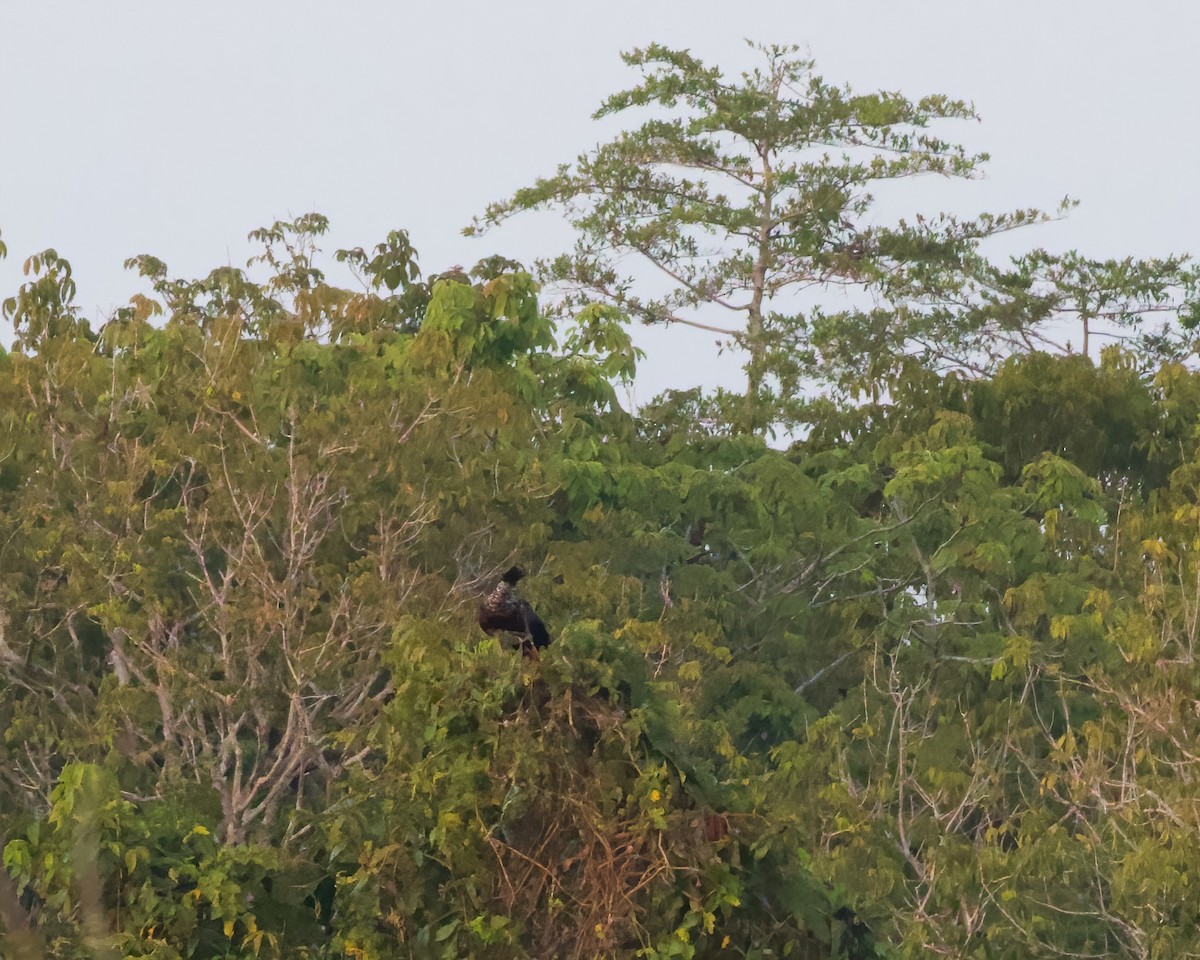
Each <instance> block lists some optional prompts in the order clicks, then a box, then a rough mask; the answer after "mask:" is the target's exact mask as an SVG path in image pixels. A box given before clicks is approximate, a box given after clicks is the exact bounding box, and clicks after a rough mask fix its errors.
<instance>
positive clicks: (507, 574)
mask: <svg viewBox="0 0 1200 960" xmlns="http://www.w3.org/2000/svg"><path fill="white" fill-rule="evenodd" d="M523 576H525V571H524V570H523V569H521V568H520V567H509V568H508V569H507V570H505V571H504V575H503V576H502V577H501V578H500V579H501V580H503V581H504V582H505V583H507V584H508V585H509V586H510V587H513V586H516V584H517V581H518V580H520V579H521V578H522V577H523Z"/></svg>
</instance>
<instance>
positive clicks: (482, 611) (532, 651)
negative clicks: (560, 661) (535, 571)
mask: <svg viewBox="0 0 1200 960" xmlns="http://www.w3.org/2000/svg"><path fill="white" fill-rule="evenodd" d="M524 576H525V571H524V570H522V569H521V568H520V567H510V568H509V569H508V570H506V571H505V573H504V575H503V576H502V577H501V578H500V582H499V583H497V584H496V588H495V589H494V590H493V591H492V592H491V593H489V594H488V595H487V598H486V599H485V600H484V601H483V603H481V604H480V605H479V626H480V627H482V628H483V630H484V632H485V633H495V632H496V631H497V630H504V631H507V632H508V633H519V634H521V635H522V636H523V637H524V638H525V639H523V640H522V641H521V652H522V653H524V654H525V656H527V657H534V658H535V659H536V657H537V655H538V651H539V650H541V649H542V648H543V647H545V646H546V645H547V644H549V643H550V631H548V630H547V629H546V625H545V624H544V623H542V618H541V617H539V616H538V615H537V614H536V613H534V612H533V607H531V606H530V605H529V604H528V603H527V602H526V601H524V600H522V599H521V598H520V597H518V596H517V594H516V591H515V590H513V587H515V586H516V585H517V583H518V582H519V581H520V580H521V578H522V577H524Z"/></svg>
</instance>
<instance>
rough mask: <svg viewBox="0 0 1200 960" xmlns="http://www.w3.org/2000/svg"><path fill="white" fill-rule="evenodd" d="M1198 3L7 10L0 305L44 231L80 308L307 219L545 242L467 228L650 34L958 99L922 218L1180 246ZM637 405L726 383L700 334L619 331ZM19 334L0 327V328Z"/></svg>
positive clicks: (730, 364)
mask: <svg viewBox="0 0 1200 960" xmlns="http://www.w3.org/2000/svg"><path fill="white" fill-rule="evenodd" d="M1197 36H1200V4H1197V3H1194V2H1192V0H1179V2H1156V0H1146V2H1142V3H1137V4H1135V3H1132V2H1130V0H1090V2H1075V0H1057V2H1046V0H1042V2H1037V3H1034V2H1028V0H1004V2H999V0H994V2H976V3H966V2H962V0H954V2H948V0H947V2H943V0H922V2H916V0H891V2H882V0H881V2H875V0H859V2H854V0H843V2H840V3H838V2H832V0H825V2H823V3H814V2H809V0H786V2H776V0H745V2H742V3H731V2H728V0H724V2H711V0H686V2H674V0H670V2H668V0H642V2H629V0H609V2H606V3H594V4H582V3H564V2H561V0H558V2H553V0H509V2H507V3H497V2H491V3H483V2H453V0H439V2H428V3H404V2H390V3H389V2H378V0H372V2H368V0H339V2H336V3H333V2H322V3H310V2H307V0H254V2H243V0H239V2H228V0H204V2H184V0H175V2H167V0H153V2H149V0H142V2H127V0H106V2H104V3H94V2H81V0H64V2H40V3H24V4H19V3H17V2H14V0H0V237H2V238H3V240H4V242H5V243H6V245H7V246H8V250H9V256H8V259H7V260H4V261H0V297H6V296H10V295H11V294H12V293H14V292H15V291H16V289H17V287H18V285H19V284H20V282H21V264H22V262H23V261H24V259H25V258H26V257H27V256H29V255H30V254H32V253H35V252H37V251H39V250H42V249H44V248H46V247H54V248H55V249H56V250H58V252H59V253H60V254H61V255H63V256H65V257H67V258H68V259H69V260H70V261H71V263H72V265H73V267H74V271H75V279H76V281H77V285H78V298H77V299H78V303H79V304H80V306H81V308H82V309H83V312H84V314H85V315H86V316H87V317H88V318H89V319H91V320H92V321H93V323H94V324H96V323H99V322H102V321H103V319H104V318H105V317H106V316H107V315H108V314H109V313H110V312H111V310H112V309H113V308H115V307H117V306H120V305H121V304H124V303H125V302H127V301H128V299H129V297H130V296H131V295H133V294H134V293H138V292H146V290H145V287H144V285H143V282H142V281H141V280H140V279H139V278H137V277H136V276H135V275H133V274H131V273H129V272H127V271H125V270H124V269H123V268H122V263H123V262H124V260H125V259H126V258H128V257H130V256H133V255H136V254H139V253H152V254H154V255H155V256H157V257H159V258H160V259H162V260H164V261H166V263H167V264H168V266H169V268H170V269H171V271H172V272H173V273H174V274H175V275H177V276H201V275H204V274H206V273H207V272H208V271H209V270H210V269H212V268H213V267H216V266H220V265H225V264H234V265H238V266H241V265H244V263H245V260H246V259H247V257H248V256H250V254H251V253H252V248H251V246H250V245H249V244H248V243H247V241H246V239H245V237H246V234H247V233H248V232H249V231H250V230H252V229H254V228H255V227H258V226H262V225H265V224H269V223H271V222H272V221H274V220H276V219H281V218H286V217H291V216H295V215H299V214H302V213H306V212H309V211H312V210H315V211H319V212H320V213H323V214H325V215H326V216H328V217H329V218H330V220H331V222H332V230H331V233H330V235H329V237H328V238H327V244H326V249H328V250H330V251H332V250H334V249H336V248H338V247H353V246H363V247H365V248H369V247H370V246H372V245H374V244H375V243H376V242H378V241H379V240H381V239H382V238H383V237H384V236H385V235H386V234H387V232H388V231H389V230H391V229H394V228H398V227H402V228H405V229H407V230H408V231H409V232H410V235H411V237H412V240H413V242H414V244H415V245H416V247H417V249H418V250H419V251H420V260H421V266H422V268H423V269H424V270H425V271H426V272H427V273H428V272H437V271H439V270H443V269H446V268H447V267H449V266H451V265H454V264H464V265H470V264H472V263H474V262H475V261H476V260H478V259H480V258H482V257H484V256H488V255H490V254H492V253H503V254H505V255H506V256H509V257H513V258H515V259H518V260H524V261H527V262H528V261H530V260H532V259H533V258H534V257H536V256H538V255H546V254H553V253H555V252H558V251H559V250H561V249H562V248H564V247H565V245H566V244H567V242H568V241H569V236H570V235H569V233H568V232H567V231H566V229H565V225H564V224H563V223H562V221H561V219H556V218H553V217H541V218H539V217H536V216H535V217H532V218H529V219H517V220H514V221H512V222H511V223H510V224H508V225H506V226H504V227H503V228H502V229H500V230H498V231H493V232H490V233H488V234H487V235H486V236H485V237H483V238H482V239H470V238H465V237H463V236H461V234H460V231H461V229H462V227H464V226H465V225H466V224H467V223H468V222H469V221H470V219H471V217H472V216H473V215H475V214H477V213H480V212H481V211H482V210H483V208H484V207H485V205H486V204H487V203H488V202H490V201H493V200H497V199H501V198H503V197H505V196H507V195H508V194H510V193H511V192H512V191H513V190H514V189H516V188H518V187H520V186H523V185H526V184H527V183H529V182H531V181H532V180H533V179H534V178H535V177H537V176H539V175H542V174H547V173H550V172H552V171H553V170H554V168H555V167H556V166H557V164H558V163H560V162H563V161H569V160H571V159H573V158H574V157H575V156H577V155H578V154H579V153H580V152H582V151H584V150H587V149H588V148H590V147H592V146H594V145H595V144H596V143H597V142H598V140H600V139H602V138H604V137H605V136H606V135H607V134H610V133H611V132H612V128H611V127H610V126H604V125H601V124H597V123H596V122H595V121H593V120H591V114H592V112H593V111H594V110H595V109H596V107H597V106H598V105H599V103H600V101H601V100H602V99H603V98H604V97H605V96H606V95H607V94H609V93H611V92H613V91H615V90H618V89H621V88H623V87H626V86H629V85H631V84H632V83H633V82H634V79H635V74H634V73H633V72H632V71H630V70H629V69H628V68H627V67H625V66H624V64H622V62H621V60H620V57H619V54H620V52H621V51H622V50H627V49H630V48H632V47H635V46H642V45H645V44H647V43H650V42H660V43H665V44H668V45H671V46H677V47H685V48H689V49H691V50H692V52H693V53H694V54H696V55H698V56H699V57H701V59H703V60H705V62H707V63H713V64H720V65H721V66H723V67H725V68H726V69H727V70H728V71H729V72H732V73H736V72H737V71H738V70H740V69H742V68H744V67H746V66H749V65H751V64H752V62H753V61H752V59H751V56H752V55H751V53H750V51H749V50H748V48H747V47H746V45H745V43H744V42H743V39H744V38H750V39H752V40H756V41H760V42H766V43H796V44H800V45H802V46H803V47H804V48H805V49H806V50H807V51H808V52H809V53H810V54H811V56H813V57H814V58H815V59H816V61H817V67H818V72H820V73H821V74H823V75H824V76H825V78H826V79H827V80H830V81H835V82H838V83H842V82H848V83H850V84H851V85H852V86H853V87H854V88H855V89H857V90H862V91H866V90H873V89H887V90H898V91H900V92H902V93H904V94H905V95H907V96H910V97H917V96H920V95H924V94H926V93H946V94H949V95H952V96H955V97H961V98H963V99H967V100H971V101H973V102H974V103H975V106H976V108H977V110H978V112H979V113H980V114H981V116H982V122H981V123H979V124H962V125H956V126H953V127H949V128H946V129H945V132H946V133H947V134H948V135H953V136H954V137H957V138H958V139H961V140H962V141H963V142H964V143H965V144H967V145H968V146H970V147H972V148H974V149H983V150H987V151H988V152H989V153H990V154H991V155H992V161H991V162H990V164H989V165H988V167H987V171H988V175H987V177H986V179H984V180H982V181H978V182H973V183H969V184H955V185H953V186H952V187H948V186H946V185H944V184H941V185H939V184H922V185H921V186H919V187H917V188H915V189H916V190H917V191H918V192H917V193H915V194H913V196H914V197H917V198H918V199H919V201H920V203H923V204H924V203H928V204H929V207H928V208H927V209H928V211H929V212H933V211H936V210H942V209H949V210H955V211H957V212H960V213H964V214H969V213H974V212H978V211H980V210H997V211H999V210H1005V209H1010V208H1014V207H1026V206H1039V207H1043V208H1054V207H1055V206H1056V205H1057V203H1058V201H1059V200H1061V199H1062V198H1063V197H1064V196H1065V195H1070V196H1072V197H1074V198H1077V199H1078V200H1080V201H1081V205H1080V207H1079V208H1078V209H1076V210H1075V211H1073V212H1072V214H1071V215H1070V216H1069V217H1068V218H1067V219H1066V220H1064V221H1061V222H1056V223H1052V224H1049V225H1046V226H1042V227H1038V228H1036V233H1030V232H1026V234H1025V236H1023V237H1022V238H1021V240H1022V243H1023V244H1024V243H1026V242H1027V245H1029V246H1044V247H1047V248H1049V249H1055V250H1063V249H1069V248H1075V249H1079V250H1080V251H1081V252H1083V253H1086V254H1088V255H1091V256H1098V257H1108V256H1125V255H1130V254H1132V255H1135V256H1162V255H1165V254H1168V253H1178V252H1187V251H1195V252H1197V253H1200V242H1198V226H1197V225H1198V224H1200V177H1198V176H1197V158H1198V157H1200V57H1197V56H1196V54H1195V42H1196V37H1197ZM638 341H639V342H640V343H641V344H642V346H643V347H644V348H645V349H646V350H647V353H648V357H647V360H646V361H645V362H644V364H643V367H642V372H641V374H640V375H639V378H638V381H637V386H636V397H635V398H634V399H636V400H638V401H644V400H646V399H649V397H650V396H652V395H653V394H655V393H657V392H658V391H659V390H662V389H665V388H667V387H681V388H686V387H691V386H696V385H704V386H710V387H711V386H715V385H718V384H720V385H727V386H730V385H736V384H738V383H739V382H740V379H741V377H740V374H739V371H738V369H737V361H736V358H735V357H732V356H730V355H729V354H725V355H720V356H719V355H718V354H717V353H716V351H715V350H714V349H713V343H712V337H711V336H709V335H706V334H703V333H697V332H693V331H687V330H683V329H681V328H678V327H676V328H673V329H671V330H666V331H663V330H657V329H656V330H652V331H645V330H643V331H639V332H638ZM9 342H11V330H9V329H0V343H5V344H8V343H9Z"/></svg>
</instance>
